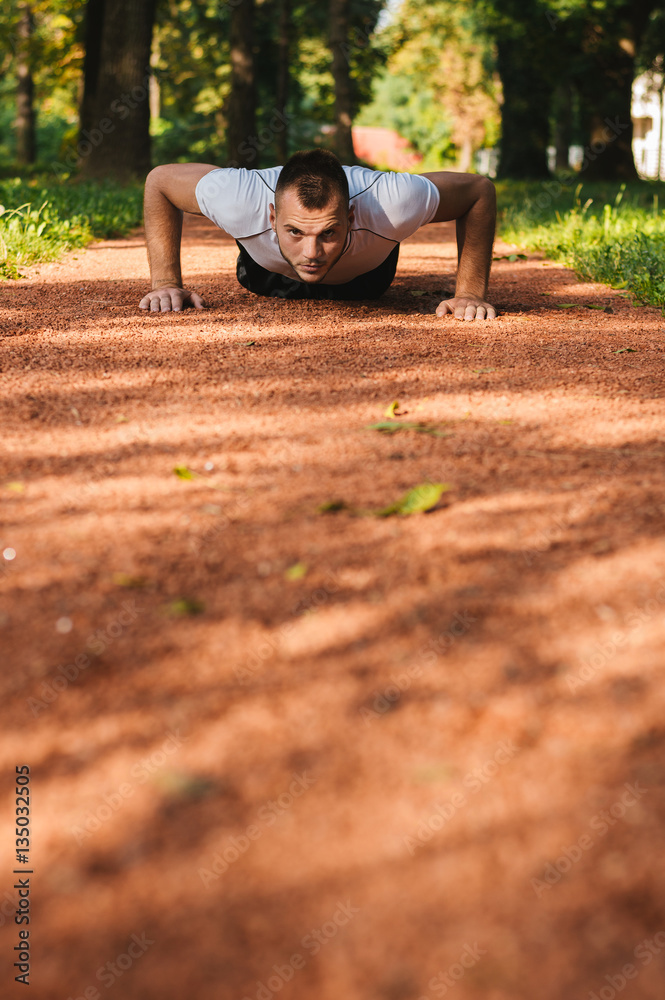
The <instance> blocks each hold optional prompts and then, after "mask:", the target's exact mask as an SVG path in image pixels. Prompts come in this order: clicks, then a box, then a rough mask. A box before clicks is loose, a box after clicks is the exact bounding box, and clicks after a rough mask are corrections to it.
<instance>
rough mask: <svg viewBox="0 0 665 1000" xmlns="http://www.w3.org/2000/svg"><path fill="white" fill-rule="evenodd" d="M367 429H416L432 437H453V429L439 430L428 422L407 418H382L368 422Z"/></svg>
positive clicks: (384, 431) (394, 432) (387, 432)
mask: <svg viewBox="0 0 665 1000" xmlns="http://www.w3.org/2000/svg"><path fill="white" fill-rule="evenodd" d="M365 430H368V431H381V433H383V434H396V433H397V431H416V433H418V434H431V435H432V437H451V435H452V433H453V432H452V431H439V430H437V429H436V427H428V426H427V424H418V423H409V422H408V421H407V420H381V421H379V423H378V424H367V425H366V427H365Z"/></svg>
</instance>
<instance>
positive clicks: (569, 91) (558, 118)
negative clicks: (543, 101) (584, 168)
mask: <svg viewBox="0 0 665 1000" xmlns="http://www.w3.org/2000/svg"><path fill="white" fill-rule="evenodd" d="M572 134H573V88H572V87H571V85H570V81H569V80H564V81H563V82H562V83H560V84H559V86H558V87H557V88H556V91H555V94H554V148H555V149H556V161H555V163H556V169H557V170H568V169H569V167H570V164H569V163H568V157H569V154H570V146H571V144H572Z"/></svg>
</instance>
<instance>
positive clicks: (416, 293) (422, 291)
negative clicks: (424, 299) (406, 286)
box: [410, 288, 427, 297]
mask: <svg viewBox="0 0 665 1000" xmlns="http://www.w3.org/2000/svg"><path fill="white" fill-rule="evenodd" d="M410 294H411V295H414V296H416V297H418V296H419V295H427V291H426V290H425V289H424V288H412V289H411V292H410Z"/></svg>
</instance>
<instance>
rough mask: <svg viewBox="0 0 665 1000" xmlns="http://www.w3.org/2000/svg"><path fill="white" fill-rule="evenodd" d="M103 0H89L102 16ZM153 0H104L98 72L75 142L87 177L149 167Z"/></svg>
mask: <svg viewBox="0 0 665 1000" xmlns="http://www.w3.org/2000/svg"><path fill="white" fill-rule="evenodd" d="M98 3H99V0H89V5H90V9H91V13H92V16H98V14H99V11H98ZM154 18H155V0H105V2H104V5H103V14H102V19H101V25H102V27H101V41H100V43H99V64H98V67H97V73H96V74H95V72H94V66H92V65H91V66H90V67H89V74H88V76H86V79H85V83H86V85H87V86H88V87H89V88H91V93H90V95H89V97H86V96H85V95H84V97H83V105H84V106H85V108H86V111H85V115H86V118H87V121H88V123H89V125H88V127H83V128H82V129H81V132H80V135H79V142H78V146H77V150H78V154H79V157H80V171H81V174H82V175H84V176H86V177H106V176H111V177H116V178H128V177H131V176H144V175H145V174H146V173H147V172H148V170H149V169H150V105H149V93H150V88H149V84H150V46H151V41H152V30H153V23H154Z"/></svg>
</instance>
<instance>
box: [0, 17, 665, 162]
mask: <svg viewBox="0 0 665 1000" xmlns="http://www.w3.org/2000/svg"><path fill="white" fill-rule="evenodd" d="M664 51H665V13H664V11H663V5H662V4H659V3H657V2H654V0H637V2H635V0H632V2H623V0H598V2H596V3H594V4H592V5H591V4H588V3H584V2H582V0H519V2H518V0H503V2H502V0H481V2H478V0H474V2H472V0H434V2H431V0H430V2H427V3H425V2H423V0H401V2H400V0H388V2H385V0H328V2H324V3H317V2H314V0H305V2H302V0H300V2H299V0H4V2H3V4H2V8H1V10H0V172H1V173H2V175H3V176H5V177H7V176H11V175H13V174H15V173H16V172H17V170H18V171H20V173H21V176H23V177H25V176H26V175H28V174H30V173H39V172H40V171H41V172H43V171H48V172H49V173H50V174H51V175H53V174H55V175H57V176H61V175H67V174H72V173H76V174H77V175H78V176H81V177H86V178H100V177H110V178H114V179H124V178H128V177H130V176H144V175H145V173H146V172H147V171H148V170H149V168H150V166H151V165H154V164H157V163H164V162H172V161H177V160H183V161H186V160H198V161H207V162H214V163H219V164H221V165H223V164H232V165H238V166H245V167H260V166H267V165H271V164H274V163H281V162H284V160H285V159H286V158H287V156H288V155H289V154H290V153H291V152H293V151H295V150H296V149H299V148H303V147H310V146H312V145H315V144H318V143H320V144H322V145H325V146H328V147H330V148H334V149H335V150H336V151H337V152H338V154H339V155H340V157H341V158H342V160H343V161H345V162H354V161H355V162H366V163H371V164H372V165H375V166H379V167H389V168H394V169H415V170H427V169H438V168H446V169H449V168H452V169H460V170H478V171H480V172H482V173H486V174H489V175H491V176H498V177H499V178H502V177H511V178H518V179H521V178H525V179H526V178H530V179H541V178H546V177H548V175H550V174H552V173H554V172H556V171H561V170H564V171H566V170H574V171H579V170H580V169H584V171H585V180H586V181H596V180H603V181H614V180H619V181H621V180H625V181H630V180H631V179H637V177H638V176H641V177H648V178H656V179H659V178H660V176H661V175H662V174H663V169H664V167H663V163H662V161H663V152H662V145H663V127H662V114H661V109H662V104H663V85H664V77H663V73H662V68H663V52H664ZM109 135H112V136H113V137H114V141H113V142H107V141H104V140H105V138H106V136H109ZM601 150H602V152H603V155H602V156H599V155H598V152H599V151H601ZM589 154H590V155H589Z"/></svg>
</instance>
